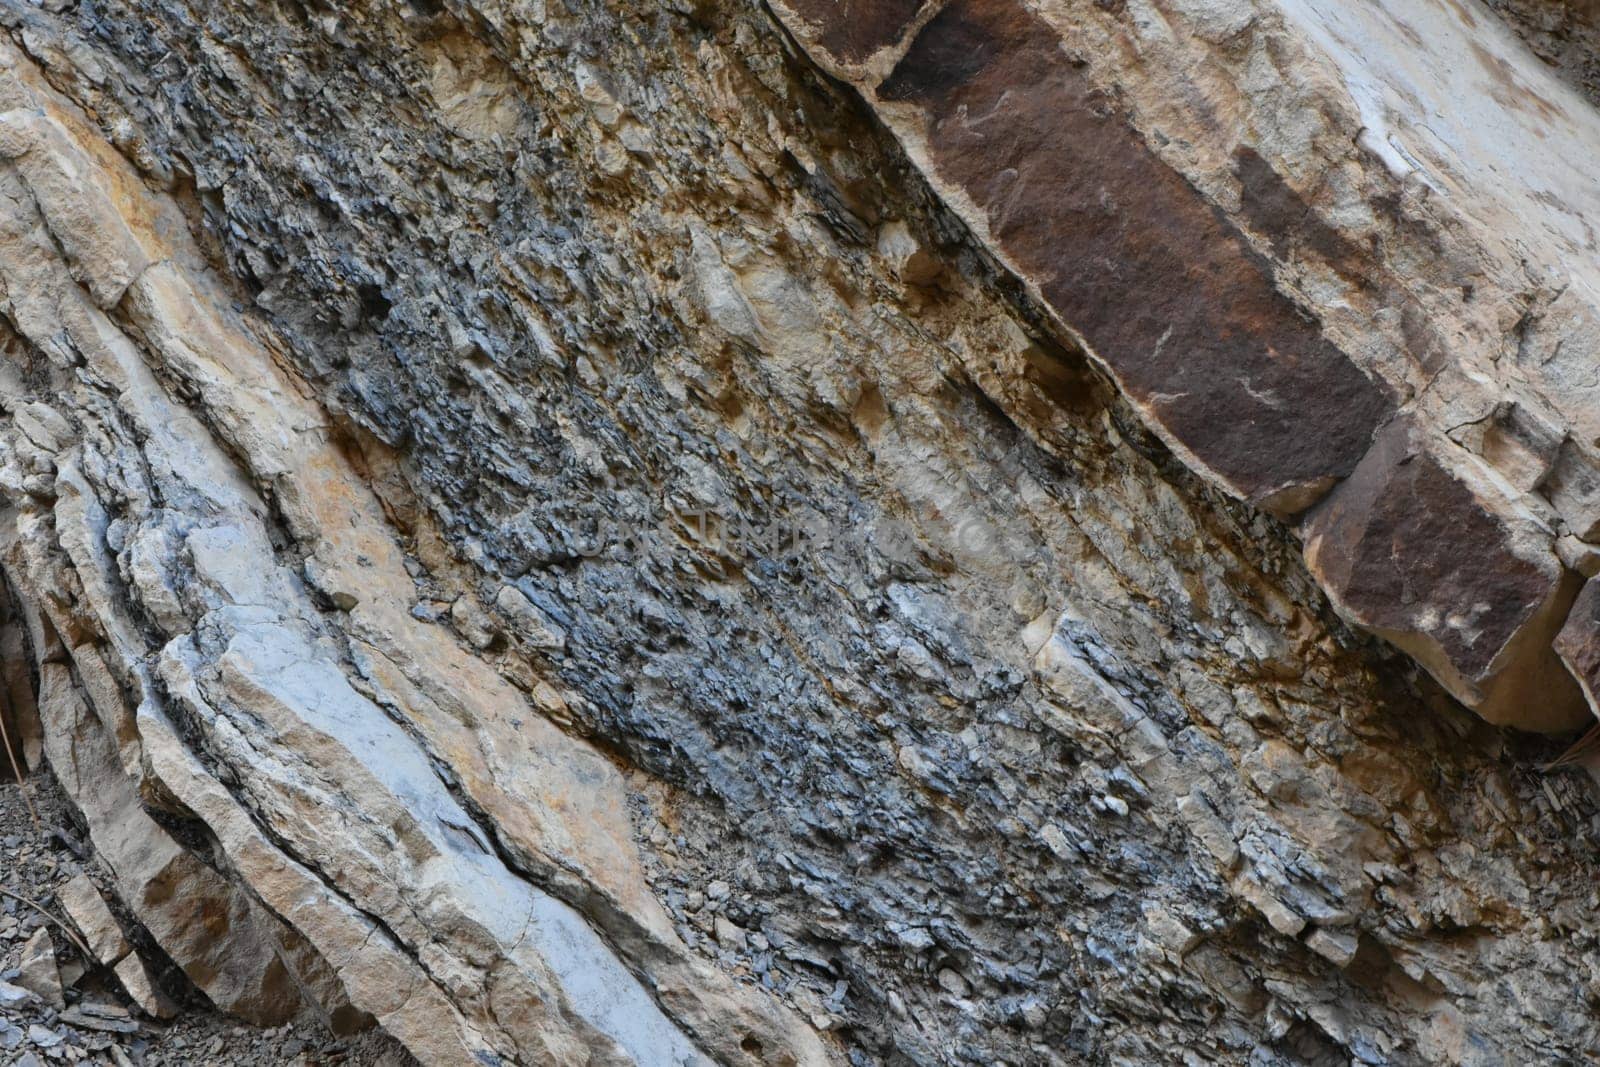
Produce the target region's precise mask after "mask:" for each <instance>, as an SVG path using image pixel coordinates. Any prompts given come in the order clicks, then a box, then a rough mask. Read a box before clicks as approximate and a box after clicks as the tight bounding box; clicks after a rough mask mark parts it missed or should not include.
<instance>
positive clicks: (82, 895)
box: [56, 874, 128, 967]
mask: <svg viewBox="0 0 1600 1067" xmlns="http://www.w3.org/2000/svg"><path fill="white" fill-rule="evenodd" d="M56 899H57V900H59V901H60V902H61V906H62V907H63V908H64V909H66V912H67V915H68V917H69V918H71V919H72V924H73V925H74V926H76V927H77V928H78V932H79V933H80V934H82V935H83V939H84V941H85V942H86V943H87V944H88V946H89V951H90V952H93V953H94V958H95V959H96V960H98V961H99V962H100V963H101V964H103V965H104V966H106V967H113V966H115V965H116V963H117V961H118V960H120V959H122V958H123V957H124V956H126V955H127V954H128V939H127V938H126V937H124V936H123V934H122V926H121V924H119V923H118V922H117V919H116V916H114V915H112V914H111V909H110V907H108V906H107V905H106V902H105V900H104V899H103V898H102V897H101V896H100V890H99V889H98V888H96V887H95V884H94V882H93V881H91V880H90V878H89V876H88V875H87V874H78V875H75V876H73V878H72V879H71V881H69V882H67V883H66V884H65V885H63V886H62V887H61V888H59V889H57V890H56Z"/></svg>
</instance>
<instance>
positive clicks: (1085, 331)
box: [780, 0, 1600, 731]
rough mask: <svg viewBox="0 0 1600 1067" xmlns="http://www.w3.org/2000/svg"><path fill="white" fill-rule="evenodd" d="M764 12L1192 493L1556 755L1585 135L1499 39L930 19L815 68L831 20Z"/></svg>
mask: <svg viewBox="0 0 1600 1067" xmlns="http://www.w3.org/2000/svg"><path fill="white" fill-rule="evenodd" d="M780 9H781V10H783V11H785V12H787V16H786V17H787V20H788V24H789V25H790V27H791V28H792V29H793V30H794V31H795V33H796V34H797V35H798V36H799V37H800V39H801V40H802V41H803V42H805V43H806V44H807V46H808V47H809V48H810V50H811V52H812V54H813V55H814V56H815V57H816V58H817V59H818V61H819V62H821V63H822V64H823V65H824V66H826V67H828V68H829V69H831V70H833V71H834V72H836V73H837V74H839V75H840V76H841V77H844V78H846V79H848V80H849V81H851V83H852V84H854V85H855V86H856V87H858V88H859V89H860V90H861V91H862V92H863V93H864V94H865V95H866V96H867V97H868V99H869V100H871V101H872V103H873V106H874V107H875V108H876V109H877V110H878V112H879V114H880V115H881V116H882V117H883V118H884V120H885V121H886V122H887V123H888V124H889V126H890V128H891V129H893V130H894V131H895V133H896V134H897V136H899V137H900V138H901V140H902V141H903V142H904V143H905V145H906V146H907V148H908V150H909V152H910V154H911V155H912V157H913V158H914V159H915V160H917V162H918V164H919V165H920V166H921V168H922V170H923V172H924V174H926V175H927V177H928V178H929V180H930V181H931V182H932V184H933V185H934V187H935V188H936V189H937V190H939V192H940V193H941V194H942V195H943V196H944V197H945V198H946V199H947V201H948V202H949V203H950V205H951V206H952V207H953V208H954V209H955V210H956V211H957V212H958V213H959V214H961V215H962V217H963V218H964V219H965V220H966V221H967V222H968V223H969V224H970V225H971V226H972V227H973V228H974V230H976V231H977V232H978V233H979V234H980V235H981V237H982V239H983V240H984V241H985V242H986V243H987V244H988V245H989V246H990V247H991V248H992V249H993V250H994V252H995V253H996V254H997V255H998V256H999V257H1000V258H1001V259H1002V260H1003V261H1004V262H1005V263H1006V264H1007V265H1008V266H1009V267H1010V268H1011V269H1012V270H1014V271H1015V272H1016V273H1017V274H1018V275H1019V276H1020V277H1021V278H1022V279H1023V280H1024V281H1025V282H1026V283H1027V284H1028V285H1029V287H1030V288H1031V289H1033V290H1034V291H1035V292H1036V293H1037V294H1038V295H1039V297H1040V298H1041V299H1042V300H1043V301H1044V303H1045V305H1046V306H1047V307H1048V308H1049V309H1050V310H1051V312H1052V313H1053V314H1054V315H1055V316H1057V317H1058V319H1059V321H1060V323H1061V324H1062V326H1063V327H1064V328H1065V329H1066V330H1067V331H1069V332H1070V333H1071V334H1072V335H1073V336H1074V337H1076V338H1078V339H1079V340H1080V341H1081V343H1082V344H1083V346H1084V348H1085V350H1086V351H1087V352H1088V353H1090V354H1091V355H1092V356H1093V357H1094V358H1095V359H1096V360H1098V361H1099V362H1100V363H1101V364H1102V365H1103V366H1104V367H1105V368H1106V369H1107V370H1108V371H1109V372H1110V374H1111V375H1112V377H1113V378H1114V379H1115V380H1116V381H1117V382H1118V384H1119V385H1120V386H1121V387H1122V388H1123V389H1124V390H1126V392H1127V393H1128V395H1129V397H1130V399H1131V400H1132V401H1133V402H1134V404H1135V405H1136V406H1137V407H1138V409H1139V410H1140V412H1141V413H1142V414H1143V416H1144V417H1145V419H1146V420H1147V422H1148V424H1149V425H1150V427H1151V428H1152V429H1153V430H1155V431H1156V432H1157V433H1159V434H1160V435H1161V436H1162V438H1163V439H1164V440H1166V441H1167V442H1168V443H1169V444H1170V445H1171V446H1172V447H1173V448H1174V449H1175V450H1176V451H1177V452H1178V453H1179V455H1181V456H1183V457H1184V458H1185V460H1186V461H1187V462H1188V463H1189V464H1190V465H1191V466H1192V467H1194V468H1195V469H1196V470H1198V471H1200V472H1201V473H1203V474H1205V475H1206V476H1207V477H1208V478H1210V479H1211V480H1213V481H1215V482H1216V483H1217V484H1219V485H1220V486H1222V487H1223V488H1225V489H1226V490H1228V491H1229V492H1230V493H1233V494H1234V495H1237V496H1240V497H1242V498H1244V499H1246V500H1249V501H1251V502H1252V503H1255V504H1257V505H1259V506H1261V507H1264V508H1266V509H1267V510H1269V511H1272V512H1274V513H1276V514H1278V515H1280V516H1283V517H1286V518H1292V517H1295V516H1299V515H1301V514H1302V513H1305V512H1306V511H1307V509H1309V508H1311V507H1312V506H1313V505H1316V504H1318V502H1319V501H1322V500H1324V498H1327V497H1329V495H1330V493H1331V498H1330V499H1328V500H1327V502H1326V503H1324V504H1323V505H1322V506H1321V507H1320V508H1318V509H1317V510H1316V511H1315V512H1314V513H1313V514H1312V515H1311V517H1310V518H1309V519H1308V523H1309V525H1308V526H1307V528H1306V531H1305V536H1306V537H1307V538H1308V542H1309V556H1308V560H1309V562H1310V563H1311V566H1312V568H1313V570H1314V571H1316V572H1317V573H1318V575H1319V577H1321V578H1322V579H1323V581H1324V583H1325V585H1326V586H1327V588H1328V589H1329V592H1330V593H1332V594H1333V596H1334V599H1335V602H1336V603H1337V604H1339V606H1340V607H1341V609H1342V610H1343V611H1344V612H1345V613H1346V614H1347V615H1348V616H1349V617H1350V618H1352V619H1353V620H1354V621H1356V622H1358V623H1360V624H1361V625H1363V626H1366V627H1367V628H1369V629H1372V630H1374V631H1376V632H1379V633H1382V634H1384V635H1385V636H1387V637H1389V638H1390V639H1391V640H1393V641H1395V642H1396V643H1397V644H1399V645H1400V646H1401V647H1402V648H1405V649H1407V650H1408V651H1410V652H1412V653H1413V654H1414V655H1416V656H1417V658H1418V660H1419V661H1420V662H1421V663H1423V665H1424V666H1426V667H1427V668H1428V669H1429V671H1430V672H1431V673H1433V675H1434V676H1435V677H1436V678H1438V679H1439V680H1440V682H1442V683H1443V684H1444V685H1445V687H1446V688H1447V689H1449V690H1450V691H1451V693H1452V694H1454V695H1455V696H1456V697H1457V698H1458V699H1460V700H1462V701H1463V702H1465V703H1466V704H1467V705H1468V706H1470V707H1472V708H1474V709H1476V710H1477V711H1479V712H1480V714H1482V715H1484V716H1485V717H1486V718H1488V719H1490V720H1491V721H1494V722H1499V723H1506V724H1511V725H1517V726H1521V727H1524V728H1527V729H1534V730H1555V731H1560V730H1567V729H1572V728H1573V727H1575V726H1576V725H1578V724H1579V723H1581V722H1583V721H1585V717H1586V709H1585V708H1584V705H1583V703H1582V701H1581V700H1580V699H1579V695H1578V691H1577V689H1576V688H1575V687H1574V686H1573V685H1572V683H1571V680H1570V679H1569V678H1568V677H1567V676H1566V675H1565V673H1564V672H1562V671H1560V670H1558V669H1553V668H1554V667H1555V664H1556V659H1555V655H1554V653H1553V651H1552V649H1551V641H1552V640H1553V638H1554V635H1555V633H1556V631H1557V630H1558V629H1559V628H1560V626H1561V622H1562V619H1563V617H1564V614H1565V611H1566V609H1567V608H1568V607H1569V606H1570V603H1571V599H1572V596H1573V595H1574V591H1575V589H1576V587H1577V584H1578V578H1577V576H1576V575H1575V574H1572V573H1570V572H1569V563H1570V561H1572V560H1573V559H1575V558H1576V556H1577V555H1579V554H1582V553H1587V552H1590V551H1591V549H1590V548H1589V547H1587V546H1588V541H1587V540H1586V539H1588V538H1591V537H1593V536H1594V532H1595V529H1596V526H1595V521H1594V519H1595V515H1594V511H1593V507H1594V505H1593V504H1592V503H1591V498H1592V496H1593V490H1592V489H1591V488H1590V487H1591V486H1592V485H1593V484H1594V483H1595V474H1594V472H1595V471H1596V470H1597V467H1596V464H1595V460H1594V457H1593V456H1592V455H1591V454H1590V452H1591V450H1590V448H1589V442H1591V441H1592V440H1593V439H1594V437H1595V435H1594V433H1593V432H1592V428H1591V427H1590V425H1589V423H1590V422H1591V421H1592V419H1593V414H1592V413H1593V411H1594V405H1593V398H1592V396H1591V395H1590V390H1589V386H1588V385H1587V384H1585V382H1584V381H1582V380H1581V379H1579V378H1578V377H1577V376H1576V375H1574V374H1572V373H1571V372H1569V371H1567V370H1565V369H1564V368H1565V367H1567V366H1575V365H1576V364H1578V363H1584V362H1592V360H1593V359H1594V358H1595V354H1596V349H1595V344H1594V338H1593V337H1592V336H1589V334H1588V333H1583V332H1581V331H1582V330H1584V329H1586V327H1583V326H1581V325H1580V324H1581V323H1585V322H1588V321H1591V320H1592V319H1593V310H1594V302H1595V301H1596V300H1597V299H1600V297H1597V296H1596V294H1597V293H1600V289H1596V288H1595V287H1594V280H1595V270H1594V267H1593V261H1594V250H1595V245H1594V234H1593V232H1592V230H1591V229H1589V228H1588V227H1587V225H1586V224H1585V223H1584V221H1583V220H1584V219H1585V218H1586V217H1587V216H1588V214H1589V212H1590V211H1591V209H1593V208H1596V207H1600V202H1597V201H1596V197H1595V193H1594V189H1593V186H1592V183H1590V182H1588V181H1587V180H1586V179H1585V178H1584V176H1583V175H1582V173H1581V169H1580V168H1577V167H1575V166H1574V160H1577V159H1580V158H1584V157H1585V156H1587V155H1591V154H1592V153H1593V151H1594V150H1595V148H1596V146H1597V145H1600V116H1597V115H1596V114H1595V113H1594V111H1593V110H1592V109H1591V108H1590V107H1589V106H1588V105H1587V103H1586V102H1585V101H1583V100H1582V99H1581V98H1580V97H1579V96H1578V95H1577V94H1576V93H1575V92H1574V91H1573V90H1571V89H1570V88H1569V87H1567V86H1566V85H1564V84H1562V83H1561V82H1559V81H1558V80H1557V79H1556V78H1555V77H1554V75H1552V74H1551V73H1550V72H1549V71H1548V70H1546V69H1544V68H1542V67H1541V66H1540V64H1539V63H1538V62H1537V61H1535V60H1534V59H1533V58H1532V57H1531V56H1529V55H1528V54H1527V53H1526V52H1525V51H1523V49H1522V48H1521V46H1520V44H1519V43H1518V42H1516V41H1515V40H1514V39H1513V38H1512V37H1511V34H1510V33H1509V32H1508V31H1507V30H1506V29H1505V28H1503V27H1502V26H1500V25H1499V24H1498V23H1497V22H1494V21H1493V20H1492V19H1490V18H1489V17H1488V16H1487V13H1486V12H1485V13H1484V20H1483V24H1482V25H1480V24H1479V23H1478V20H1477V17H1476V16H1474V15H1473V14H1472V9H1470V8H1468V7H1465V6H1456V7H1450V6H1447V5H1443V4H1431V3H1429V4H1421V5H1418V9H1417V10H1416V11H1415V12H1413V11H1410V10H1409V9H1405V8H1404V6H1403V5H1369V6H1368V7H1364V8H1361V9H1359V10H1358V9H1354V8H1350V7H1348V6H1347V5H1332V4H1327V5H1325V4H1317V3H1305V4H1301V3H1274V2H1269V0H1257V2H1254V3H1248V4H1221V3H1212V2H1209V0H1188V2H1181V3H1173V4H1163V5H1159V6H1157V7H1154V8H1151V9H1149V10H1146V9H1145V8H1144V7H1143V6H1131V5H1122V4H1096V3H1090V2H1087V0H1085V2H1082V3H1062V4H1033V3H1029V2H1027V0H954V2H949V3H941V4H926V5H921V6H917V7H914V8H912V7H906V6H902V5H895V4H881V5H868V10H867V11H866V12H864V13H857V14H860V15H861V17H860V18H859V19H857V20H855V21H854V22H853V23H851V24H853V25H857V26H858V27H860V28H861V29H860V31H859V32H854V33H850V34H846V33H845V32H844V30H843V29H842V27H843V26H845V25H846V23H847V22H850V21H851V18H852V17H853V16H849V17H847V14H846V12H845V11H844V9H843V8H840V7H836V6H834V5H816V4H807V3H794V4H791V5H789V6H783V5H780ZM1408 20H1409V21H1408ZM1413 23H1414V24H1413ZM867 28H870V30H871V32H870V33H867V32H866V29H867ZM1419 94H1420V95H1419ZM1491 130H1492V131H1494V133H1493V135H1492V137H1491V136H1488V135H1487V134H1486V131H1491ZM1325 309H1326V310H1325ZM1508 351H1509V352H1511V353H1513V358H1511V359H1503V358H1502V357H1504V356H1506V354H1507V352H1508ZM1402 439H1404V440H1405V441H1407V442H1409V443H1408V444H1407V445H1406V446H1405V447H1404V448H1403V449H1402V451H1403V452H1404V455H1400V454H1398V453H1397V452H1396V448H1397V447H1398V446H1397V445H1396V442H1398V441H1400V440H1402ZM1419 454H1420V455H1422V456H1423V457H1425V458H1423V459H1422V460H1421V461H1420V462H1419V463H1417V464H1416V465H1410V464H1411V462H1412V457H1413V456H1414V455H1419ZM1397 463H1400V464H1407V465H1408V466H1407V468H1406V470H1405V471H1404V472H1403V476H1401V477H1398V478H1397V477H1395V476H1394V475H1392V474H1381V473H1379V470H1380V469H1381V468H1383V467H1385V466H1392V465H1394V464H1397ZM1358 471H1359V473H1358ZM1352 475H1355V477H1352ZM1463 494H1465V495H1463ZM1455 498H1460V503H1459V504H1448V503H1447V499H1455ZM1374 508H1377V509H1381V510H1383V511H1386V512H1387V513H1389V515H1390V518H1389V519H1386V520H1384V519H1380V520H1377V521H1374V520H1373V518H1372V516H1373V514H1374ZM1435 508H1437V510H1434V509H1435ZM1462 509H1465V510H1462ZM1452 512H1454V513H1455V514H1456V515H1457V518H1456V520H1454V521H1452V520H1449V519H1447V518H1446V517H1445V516H1446V515H1448V514H1451V513H1452ZM1409 523H1415V524H1417V525H1416V526H1415V528H1410V529H1408V528H1406V527H1407V524H1409ZM1429 524H1431V526H1429ZM1425 526H1428V528H1424V527H1425ZM1564 560H1565V561H1567V562H1564ZM1506 568H1509V569H1506ZM1519 575H1520V577H1519Z"/></svg>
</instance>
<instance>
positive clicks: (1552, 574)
mask: <svg viewBox="0 0 1600 1067" xmlns="http://www.w3.org/2000/svg"><path fill="white" fill-rule="evenodd" d="M1449 447H1450V446H1449V445H1448V444H1440V443H1438V442H1437V441H1435V440H1434V439H1432V438H1429V437H1428V436H1427V435H1426V434H1425V433H1423V432H1422V431H1420V430H1419V429H1417V427H1416V425H1415V424H1414V423H1413V422H1411V421H1410V420H1409V419H1399V420H1396V421H1395V422H1394V423H1393V424H1392V425H1391V426H1389V427H1388V428H1386V429H1385V430H1384V431H1383V432H1382V433H1380V434H1379V436H1378V439H1377V441H1376V442H1375V444H1374V446H1373V449H1372V451H1371V453H1370V454H1369V455H1368V456H1367V457H1366V458H1365V459H1364V460H1363V461H1362V462H1361V465H1360V466H1359V467H1358V468H1357V469H1356V471H1355V473H1354V474H1352V475H1351V476H1350V478H1349V479H1348V480H1346V481H1345V482H1343V483H1342V484H1341V485H1340V486H1339V488H1338V489H1337V490H1335V491H1334V492H1333V494H1332V495H1330V496H1329V497H1328V499H1327V500H1326V501H1324V502H1323V503H1322V504H1321V505H1319V506H1318V507H1317V508H1316V510H1314V511H1313V512H1312V513H1311V514H1310V515H1309V516H1308V517H1307V519H1306V522H1305V524H1304V527H1303V530H1302V533H1303V535H1304V537H1305V552H1306V561H1307V563H1308V564H1309V565H1310V567H1311V570H1312V573H1313V574H1315V575H1316V576H1317V578H1318V580H1319V581H1320V582H1321V583H1322V585H1323V587H1324V588H1325V589H1326V590H1327V591H1328V593H1329V595H1330V596H1331V597H1332V598H1333V601H1334V603H1335V605H1336V606H1337V607H1338V609H1339V611H1340V612H1341V613H1342V614H1344V615H1345V616H1346V617H1348V618H1350V619H1351V620H1352V621H1354V622H1356V623H1357V624H1359V625H1361V626H1363V627H1365V628H1367V629H1369V630H1372V631H1374V632H1376V633H1378V634H1380V635H1381V636H1383V637H1385V638H1387V639H1388V640H1390V641H1391V642H1393V643H1394V644H1395V645H1397V646H1398V647H1400V648H1401V649H1402V650H1404V651H1406V652H1408V653H1410V654H1411V655H1412V656H1413V657H1414V658H1415V659H1416V660H1417V661H1418V662H1420V663H1421V664H1422V665H1423V666H1424V667H1426V668H1427V669H1428V671H1429V672H1430V673H1431V674H1432V675H1433V676H1434V677H1435V678H1437V679H1438V680H1439V682H1440V683H1441V684H1442V685H1444V687H1445V688H1446V689H1448V690H1449V691H1450V692H1451V693H1452V694H1453V695H1454V696H1455V697H1456V698H1457V699H1459V700H1460V701H1461V702H1462V703H1464V704H1466V705H1467V706H1468V707H1470V708H1472V709H1473V710H1474V711H1476V712H1477V713H1478V714H1479V715H1481V716H1483V717H1484V718H1485V719H1488V720H1489V721H1490V722H1495V723H1500V724H1503V725H1507V726H1515V727H1518V728H1521V729H1526V730H1538V731H1547V732H1560V731H1565V730H1572V729H1576V728H1577V727H1578V726H1580V725H1582V724H1583V723H1585V722H1587V721H1588V719H1589V712H1588V709H1587V708H1586V707H1585V706H1584V701H1583V699H1582V695H1581V694H1580V693H1579V691H1578V687H1577V686H1576V685H1575V684H1574V683H1573V681H1572V679H1571V677H1570V676H1569V675H1568V674H1567V672H1566V671H1565V670H1564V669H1563V667H1562V664H1561V661H1560V660H1559V659H1558V657H1557V656H1556V654H1555V650H1554V649H1553V648H1552V647H1551V642H1552V641H1553V640H1554V638H1555V635H1556V632H1557V630H1558V629H1559V628H1560V626H1561V624H1562V621H1563V620H1564V619H1565V618H1566V615H1567V611H1568V608H1569V606H1570V605H1571V604H1572V601H1573V597H1574V596H1575V595H1576V593H1577V586H1578V583H1579V581H1580V579H1579V578H1578V576H1577V575H1575V574H1573V573H1572V572H1570V571H1568V570H1566V569H1565V568H1564V567H1563V566H1562V565H1561V563H1560V561H1559V560H1558V559H1557V558H1556V556H1555V553H1554V547H1553V541H1554V538H1553V535H1552V534H1551V533H1550V531H1548V530H1546V529H1544V528H1543V527H1542V526H1540V525H1539V524H1538V523H1537V522H1535V521H1534V520H1533V519H1531V518H1529V517H1527V516H1525V515H1523V514H1521V513H1519V512H1518V511H1517V510H1516V508H1515V505H1514V504H1513V503H1512V501H1511V500H1510V499H1509V498H1508V497H1507V496H1506V495H1504V494H1503V493H1502V491H1501V490H1500V489H1498V488H1497V487H1496V486H1495V484H1494V483H1492V482H1490V481H1488V480H1487V479H1481V480H1479V479H1474V478H1473V476H1472V475H1471V473H1470V469H1469V468H1467V467H1465V466H1455V467H1451V466H1448V465H1447V464H1448V462H1449V461H1448V460H1445V459H1443V458H1442V450H1443V449H1447V448H1449Z"/></svg>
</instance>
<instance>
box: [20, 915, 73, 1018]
mask: <svg viewBox="0 0 1600 1067" xmlns="http://www.w3.org/2000/svg"><path fill="white" fill-rule="evenodd" d="M17 985H18V986H20V987H22V988H23V989H26V990H27V991H28V992H30V993H32V994H33V995H34V996H36V997H38V998H39V999H40V1000H42V1001H44V1002H45V1003H46V1004H49V1005H51V1006H53V1007H55V1008H58V1009H59V1008H62V1007H65V1006H66V997H65V995H64V994H63V992H62V989H61V972H60V970H59V969H58V968H57V966H56V947H55V944H54V943H53V942H52V941H51V940H50V931H48V930H46V929H44V928H43V927H40V928H39V929H38V930H37V931H35V932H34V935H33V936H32V937H30V938H29V939H28V942H27V944H25V945H23V946H22V962H21V965H20V966H19V968H18V972H17Z"/></svg>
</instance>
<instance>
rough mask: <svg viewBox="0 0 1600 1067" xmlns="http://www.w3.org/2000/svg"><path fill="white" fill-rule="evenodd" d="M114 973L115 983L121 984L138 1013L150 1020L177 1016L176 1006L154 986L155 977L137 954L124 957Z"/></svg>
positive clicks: (132, 953) (131, 953) (133, 953)
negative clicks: (137, 1008)
mask: <svg viewBox="0 0 1600 1067" xmlns="http://www.w3.org/2000/svg"><path fill="white" fill-rule="evenodd" d="M115 971H116V975H117V981H119V982H121V983H122V988H123V989H125V990H127V992H128V996H130V997H132V998H133V1002H134V1003H135V1004H137V1005H138V1006H139V1010H140V1011H142V1012H144V1013H145V1014H146V1015H148V1016H150V1017H151V1018H152V1019H171V1018H172V1017H174V1016H175V1015H177V1014H178V1006H177V1005H176V1004H174V1003H173V1002H172V1000H171V998H169V997H168V996H167V995H166V994H165V993H163V992H162V991H161V988H160V987H159V986H158V985H156V982H155V976H154V975H152V974H151V973H150V968H149V967H148V966H146V965H145V962H144V960H143V959H141V958H140V957H139V954H138V953H136V952H130V953H128V955H126V956H124V957H123V958H122V962H120V963H118V964H117V965H116V967H115Z"/></svg>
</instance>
